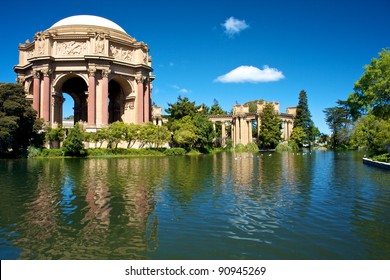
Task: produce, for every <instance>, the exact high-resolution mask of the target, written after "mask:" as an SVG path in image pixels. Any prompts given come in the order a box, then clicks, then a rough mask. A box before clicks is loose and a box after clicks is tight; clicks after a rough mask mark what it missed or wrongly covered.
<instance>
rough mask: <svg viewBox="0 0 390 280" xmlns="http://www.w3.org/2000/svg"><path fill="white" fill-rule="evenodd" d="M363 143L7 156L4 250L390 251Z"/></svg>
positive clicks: (385, 197) (382, 175)
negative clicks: (359, 149) (196, 152)
mask: <svg viewBox="0 0 390 280" xmlns="http://www.w3.org/2000/svg"><path fill="white" fill-rule="evenodd" d="M361 156H362V155H361V154H358V153H356V152H348V153H342V152H341V153H333V152H315V153H312V154H306V155H302V154H300V155H296V154H288V153H272V154H271V156H270V155H269V153H264V154H262V153H257V154H230V153H222V154H215V155H206V156H192V157H191V156H185V157H172V158H168V157H161V158H160V157H158V158H112V159H29V160H24V159H19V160H0V193H1V196H0V258H1V259H390V234H389V232H390V172H389V171H384V170H380V169H376V168H373V167H369V166H366V165H363V164H362V161H361Z"/></svg>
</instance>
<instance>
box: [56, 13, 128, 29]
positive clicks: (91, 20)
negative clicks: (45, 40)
mask: <svg viewBox="0 0 390 280" xmlns="http://www.w3.org/2000/svg"><path fill="white" fill-rule="evenodd" d="M66 25H92V26H100V27H107V28H111V29H115V30H117V31H120V32H123V33H126V31H125V30H124V29H123V28H122V27H120V26H119V25H118V24H116V23H115V22H113V21H111V20H108V19H106V18H103V17H98V16H91V15H78V16H71V17H67V18H64V19H61V20H60V21H57V22H56V23H55V24H53V25H52V26H51V27H50V28H56V27H60V26H66Z"/></svg>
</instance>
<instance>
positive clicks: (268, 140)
mask: <svg viewBox="0 0 390 280" xmlns="http://www.w3.org/2000/svg"><path fill="white" fill-rule="evenodd" d="M260 120H261V127H260V137H259V140H260V144H261V145H262V147H263V148H267V149H273V148H275V147H276V146H277V145H278V144H279V142H280V140H281V139H282V132H281V131H280V129H281V125H282V122H281V120H280V118H279V116H278V115H277V114H276V113H275V108H274V105H273V104H272V103H267V104H266V105H265V106H264V109H263V112H262V113H261V115H260Z"/></svg>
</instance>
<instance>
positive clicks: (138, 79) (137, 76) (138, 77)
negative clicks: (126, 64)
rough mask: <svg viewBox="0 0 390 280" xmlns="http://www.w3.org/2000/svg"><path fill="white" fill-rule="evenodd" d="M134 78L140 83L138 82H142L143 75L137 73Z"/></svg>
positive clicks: (143, 79)
mask: <svg viewBox="0 0 390 280" xmlns="http://www.w3.org/2000/svg"><path fill="white" fill-rule="evenodd" d="M135 80H136V82H137V84H140V83H143V82H144V81H145V77H144V76H142V74H137V75H136V76H135Z"/></svg>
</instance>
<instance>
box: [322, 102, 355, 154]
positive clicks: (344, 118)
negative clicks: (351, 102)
mask: <svg viewBox="0 0 390 280" xmlns="http://www.w3.org/2000/svg"><path fill="white" fill-rule="evenodd" d="M337 103H338V104H339V106H335V107H329V108H325V109H324V110H323V112H324V113H325V122H326V123H327V124H328V126H329V128H330V130H331V131H332V133H333V134H332V136H331V140H332V148H333V149H336V148H337V147H339V146H341V145H344V146H345V145H348V142H349V137H348V136H349V131H348V125H349V124H350V123H351V121H350V119H349V117H348V116H349V110H348V109H347V107H345V106H343V101H341V100H339V101H338V102H337Z"/></svg>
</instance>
